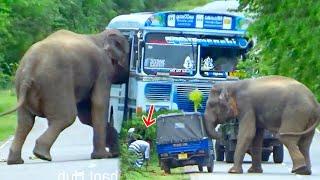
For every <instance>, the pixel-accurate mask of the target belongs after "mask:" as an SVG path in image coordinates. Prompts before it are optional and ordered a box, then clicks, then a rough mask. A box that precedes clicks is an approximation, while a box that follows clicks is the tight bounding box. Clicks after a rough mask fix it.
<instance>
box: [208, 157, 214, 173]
mask: <svg viewBox="0 0 320 180" xmlns="http://www.w3.org/2000/svg"><path fill="white" fill-rule="evenodd" d="M213 167H214V159H213V158H210V164H209V165H208V166H207V169H208V172H209V173H212V172H213Z"/></svg>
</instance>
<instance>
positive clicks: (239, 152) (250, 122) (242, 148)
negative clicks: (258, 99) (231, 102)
mask: <svg viewBox="0 0 320 180" xmlns="http://www.w3.org/2000/svg"><path fill="white" fill-rule="evenodd" d="M255 132H256V123H255V119H254V115H253V113H251V112H246V113H245V114H244V115H243V117H242V118H240V123H239V133H238V137H237V146H236V151H235V154H234V164H233V166H232V167H231V168H230V170H229V173H243V170H242V163H243V158H244V155H245V153H246V152H247V150H248V148H249V145H250V143H251V142H252V139H253V137H254V135H255Z"/></svg>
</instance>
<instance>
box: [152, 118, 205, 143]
mask: <svg viewBox="0 0 320 180" xmlns="http://www.w3.org/2000/svg"><path fill="white" fill-rule="evenodd" d="M203 137H206V134H205V132H204V130H203V126H202V119H201V115H200V114H197V113H190V114H175V115H166V116H159V117H158V118H157V143H158V144H170V143H181V142H189V141H197V140H201V139H203Z"/></svg>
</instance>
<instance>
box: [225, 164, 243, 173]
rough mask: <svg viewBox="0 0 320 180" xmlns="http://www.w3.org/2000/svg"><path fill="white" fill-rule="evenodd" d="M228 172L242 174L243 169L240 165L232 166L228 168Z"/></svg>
mask: <svg viewBox="0 0 320 180" xmlns="http://www.w3.org/2000/svg"><path fill="white" fill-rule="evenodd" d="M228 173H232V174H242V173H243V170H242V167H235V166H232V168H230V169H229V171H228Z"/></svg>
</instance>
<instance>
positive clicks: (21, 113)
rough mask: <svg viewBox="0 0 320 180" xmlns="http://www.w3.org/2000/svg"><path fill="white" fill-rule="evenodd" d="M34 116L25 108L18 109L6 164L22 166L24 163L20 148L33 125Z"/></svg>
mask: <svg viewBox="0 0 320 180" xmlns="http://www.w3.org/2000/svg"><path fill="white" fill-rule="evenodd" d="M34 118H35V116H34V115H32V114H31V113H30V112H29V111H27V110H26V109H25V108H23V107H21V108H19V109H18V127H17V129H16V133H15V136H14V139H13V142H12V144H11V147H10V151H9V156H8V160H7V164H22V163H24V161H23V159H22V158H21V149H22V146H23V144H24V142H25V140H26V138H27V136H28V134H29V132H30V131H31V129H32V127H33V125H34Z"/></svg>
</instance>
